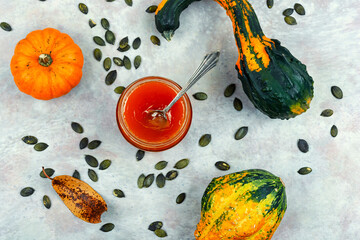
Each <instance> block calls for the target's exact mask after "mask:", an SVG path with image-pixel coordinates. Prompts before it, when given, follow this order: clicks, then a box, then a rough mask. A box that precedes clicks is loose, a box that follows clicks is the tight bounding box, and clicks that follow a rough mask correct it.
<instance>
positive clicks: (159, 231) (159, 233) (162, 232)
mask: <svg viewBox="0 0 360 240" xmlns="http://www.w3.org/2000/svg"><path fill="white" fill-rule="evenodd" d="M154 233H155V235H156V236H158V237H160V238H163V237H166V236H167V233H166V232H165V230H163V229H156V230H155V231H154Z"/></svg>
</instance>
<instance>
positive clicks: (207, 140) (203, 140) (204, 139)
mask: <svg viewBox="0 0 360 240" xmlns="http://www.w3.org/2000/svg"><path fill="white" fill-rule="evenodd" d="M210 142H211V135H210V134H204V135H202V136H201V137H200V139H199V145H200V147H205V146H207V145H208V144H209V143H210Z"/></svg>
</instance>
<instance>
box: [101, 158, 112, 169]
mask: <svg viewBox="0 0 360 240" xmlns="http://www.w3.org/2000/svg"><path fill="white" fill-rule="evenodd" d="M110 165H111V160H110V159H105V160H103V161H102V162H101V163H100V165H99V169H100V170H105V169H107V168H108V167H110Z"/></svg>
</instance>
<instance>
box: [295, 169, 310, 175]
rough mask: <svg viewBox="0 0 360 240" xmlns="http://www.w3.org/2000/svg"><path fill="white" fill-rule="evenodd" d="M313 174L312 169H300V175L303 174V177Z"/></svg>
mask: <svg viewBox="0 0 360 240" xmlns="http://www.w3.org/2000/svg"><path fill="white" fill-rule="evenodd" d="M311 172H312V169H311V168H309V167H303V168H300V169H299V171H298V173H299V174H301V175H306V174H309V173H311Z"/></svg>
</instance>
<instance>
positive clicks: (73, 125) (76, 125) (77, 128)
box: [71, 122, 84, 133]
mask: <svg viewBox="0 0 360 240" xmlns="http://www.w3.org/2000/svg"><path fill="white" fill-rule="evenodd" d="M71 128H72V130H74V132H76V133H83V132H84V128H83V127H82V126H81V125H80V124H79V123H77V122H71Z"/></svg>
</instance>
